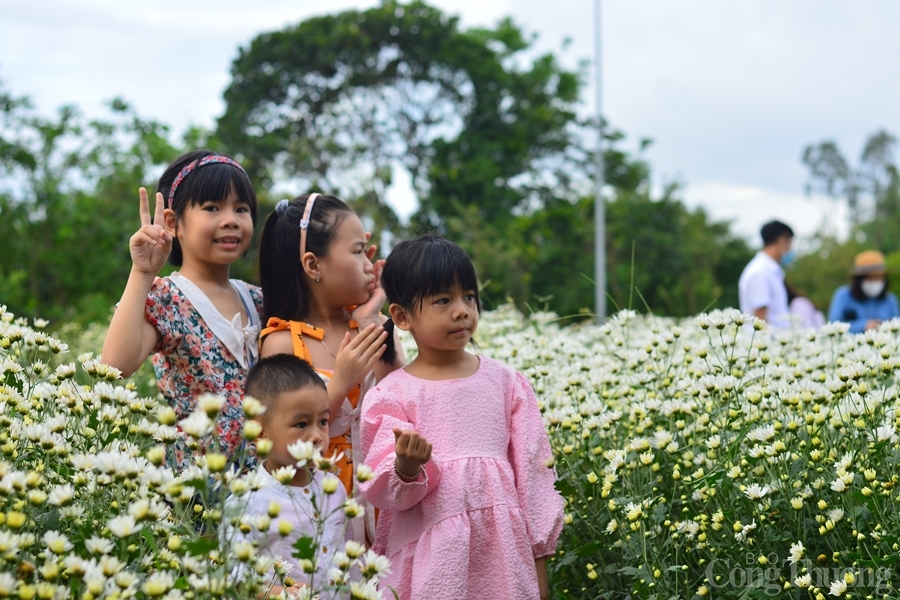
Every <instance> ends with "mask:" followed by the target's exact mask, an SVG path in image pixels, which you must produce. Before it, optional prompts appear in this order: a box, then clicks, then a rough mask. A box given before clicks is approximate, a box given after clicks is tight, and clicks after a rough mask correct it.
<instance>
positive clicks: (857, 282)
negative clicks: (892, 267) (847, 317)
mask: <svg viewBox="0 0 900 600" xmlns="http://www.w3.org/2000/svg"><path fill="white" fill-rule="evenodd" d="M868 276H869V275H853V278H852V279H851V281H850V295H851V296H853V297H854V298H856V299H857V300H860V301H862V302H865V301H866V300H884V299H885V297H886V296H887V295H888V292H889V290H888V288H889V287H890V283H891V282H890V280H889V279H888V276H887V273H885V274H884V289H883V290H881V293H880V294H878V295H877V296H875V297H874V298H869V297H868V296H866V295H865V294H864V293H863V291H862V282H863V281H865V280H866V277H868Z"/></svg>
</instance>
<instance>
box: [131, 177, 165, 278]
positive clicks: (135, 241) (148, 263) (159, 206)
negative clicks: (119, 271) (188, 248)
mask: <svg viewBox="0 0 900 600" xmlns="http://www.w3.org/2000/svg"><path fill="white" fill-rule="evenodd" d="M140 197H141V228H140V229H138V231H137V233H135V234H134V235H133V236H131V240H130V241H129V242H128V247H129V249H130V250H131V261H132V263H133V265H134V267H133V268H134V269H135V270H137V271H140V272H141V273H146V274H148V275H156V274H157V273H159V270H160V269H162V268H163V266H164V265H165V264H166V259H168V258H169V252H171V251H172V236H170V235H169V234H168V233H167V232H166V230H165V229H164V228H163V225H162V224H163V219H164V217H163V211H164V209H165V200H164V199H163V195H162V194H160V193H157V194H156V214H155V215H154V216H153V221H152V222H151V221H150V200H149V199H148V197H147V190H146V189H144V188H141V189H140Z"/></svg>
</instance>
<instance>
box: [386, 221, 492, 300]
mask: <svg viewBox="0 0 900 600" xmlns="http://www.w3.org/2000/svg"><path fill="white" fill-rule="evenodd" d="M381 287H382V288H384V293H385V294H386V295H387V299H388V302H390V303H391V304H399V305H400V306H402V307H403V308H404V309H406V310H408V311H415V310H418V309H419V308H421V307H422V302H423V301H424V300H425V298H427V297H428V296H431V295H434V294H440V293H442V292H448V291H450V290H452V289H453V288H455V287H459V288H462V289H464V290H472V292H473V293H474V294H475V305H476V306H477V307H478V312H479V313H480V312H481V297H480V295H479V294H478V276H477V275H476V274H475V266H474V265H473V264H472V260H471V259H470V258H469V255H468V254H466V251H465V250H463V249H462V248H461V247H459V246H458V245H457V244H454V243H453V242H451V241H449V240H446V239H444V238H442V237H441V236H439V235H435V234H431V233H429V234H425V235H422V236H420V237H418V238H416V239H414V240H406V241H403V242H400V243H399V244H397V245H396V246H395V247H394V249H393V250H391V253H390V255H389V256H388V258H387V261H385V265H384V271H382V273H381Z"/></svg>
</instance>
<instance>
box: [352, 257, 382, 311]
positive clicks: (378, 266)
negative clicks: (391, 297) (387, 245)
mask: <svg viewBox="0 0 900 600" xmlns="http://www.w3.org/2000/svg"><path fill="white" fill-rule="evenodd" d="M374 250H375V246H369V250H366V256H369V255H370V254H371V255H372V256H374V254H375V251H374ZM370 251H371V252H370ZM370 260H371V258H370ZM383 270H384V260H376V261H375V270H374V275H375V288H374V289H373V290H372V295H371V296H369V299H368V300H366V301H365V303H363V304H360V305H358V306H357V307H356V308H354V309H353V313H352V314H351V315H350V318H351V319H353V320H354V321H356V322H357V323H359V324H360V325H361V326H362V325H366V324H368V323H381V318H380V317H381V309H382V307H383V306H384V302H385V300H387V294H385V293H384V289H383V288H382V287H381V272H382V271H383Z"/></svg>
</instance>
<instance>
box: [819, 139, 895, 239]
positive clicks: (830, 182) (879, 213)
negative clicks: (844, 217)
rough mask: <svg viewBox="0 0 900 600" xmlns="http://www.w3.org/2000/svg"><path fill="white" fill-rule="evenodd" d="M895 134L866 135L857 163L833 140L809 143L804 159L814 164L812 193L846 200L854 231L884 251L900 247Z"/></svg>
mask: <svg viewBox="0 0 900 600" xmlns="http://www.w3.org/2000/svg"><path fill="white" fill-rule="evenodd" d="M896 144H897V140H896V138H895V137H894V136H893V135H892V134H890V133H888V132H887V131H884V130H881V131H877V132H875V133H874V134H872V135H871V136H869V139H868V140H866V143H865V145H864V146H863V150H862V152H861V154H860V159H859V163H858V164H857V165H856V166H855V167H854V166H853V165H851V164H850V162H849V161H848V160H847V159H846V158H845V157H844V155H843V153H842V152H841V150H840V148H838V146H837V144H836V143H835V142H833V141H824V142H820V143H818V144H813V145H810V146H807V147H806V148H805V149H804V151H803V163H804V164H805V165H806V167H807V168H808V169H809V181H808V183H807V186H806V189H807V192H820V193H824V194H826V195H828V196H830V197H832V198H835V199H840V200H844V201H846V202H847V206H848V207H849V209H850V214H851V218H852V220H853V232H852V233H853V234H854V235H859V236H860V239H861V240H864V241H865V242H867V243H868V244H869V246H870V247H874V248H877V249H879V250H882V251H884V252H893V251H895V250H900V172H898V169H897V164H896V162H895V160H894V147H895V146H896Z"/></svg>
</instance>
